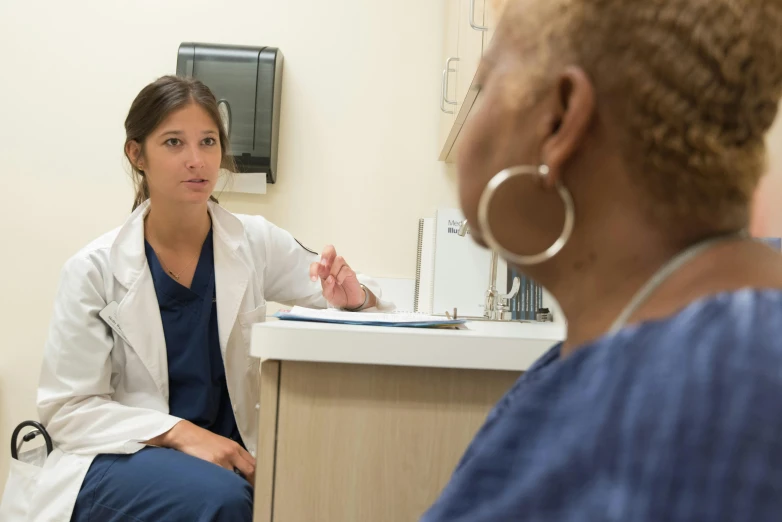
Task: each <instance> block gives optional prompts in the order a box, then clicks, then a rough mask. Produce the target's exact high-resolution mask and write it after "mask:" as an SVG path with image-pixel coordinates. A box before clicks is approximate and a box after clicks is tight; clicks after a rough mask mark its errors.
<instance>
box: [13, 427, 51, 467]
mask: <svg viewBox="0 0 782 522" xmlns="http://www.w3.org/2000/svg"><path fill="white" fill-rule="evenodd" d="M24 428H35V429H34V430H33V431H31V432H30V433H27V434H25V435H24V437H22V442H20V443H18V444H17V440H18V439H19V434H20V433H21V432H22V430H23V429H24ZM38 435H43V440H44V441H45V442H46V454H47V455H49V454H50V453H51V452H52V450H53V449H54V445H53V444H52V438H51V437H50V436H49V432H47V431H46V428H44V427H43V425H42V424H41V423H40V422H36V421H24V422H22V423H21V424H19V426H17V427H16V429H15V430H14V433H13V435H11V458H12V459H14V460H19V450H21V449H22V446H23V445H24V443H25V442H30V441H31V440H33V439H34V438H35V437H37V436H38Z"/></svg>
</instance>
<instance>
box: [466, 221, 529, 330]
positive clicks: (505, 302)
mask: <svg viewBox="0 0 782 522" xmlns="http://www.w3.org/2000/svg"><path fill="white" fill-rule="evenodd" d="M469 232H470V225H469V224H468V223H467V220H466V219H465V220H464V221H462V224H461V225H459V232H458V234H459V236H461V237H464V236H466V235H467V234H468V233H469ZM498 261H499V256H498V255H497V252H494V251H492V253H491V263H489V287H488V288H487V289H486V297H485V301H484V307H483V317H485V318H486V319H489V320H490V321H510V320H511V317H512V314H511V311H510V300H511V299H513V298H514V297H516V294H518V293H519V288H520V287H521V280H520V279H519V278H518V277H514V278H513V286H511V289H510V292H508V293H507V294H501V293H499V291H498V290H497V262H498Z"/></svg>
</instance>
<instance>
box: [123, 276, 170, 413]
mask: <svg viewBox="0 0 782 522" xmlns="http://www.w3.org/2000/svg"><path fill="white" fill-rule="evenodd" d="M118 316H119V324H120V326H121V327H122V330H123V332H124V333H125V336H126V337H127V338H128V341H130V346H131V347H132V348H133V350H134V351H135V352H136V354H137V355H138V356H139V359H141V361H142V362H143V363H144V366H146V367H147V370H148V371H149V373H150V374H151V375H152V379H153V380H154V381H155V384H156V385H157V387H158V389H159V390H160V393H161V394H162V395H163V397H164V398H165V399H166V401H168V352H167V351H166V338H165V335H164V334H163V321H162V319H161V318H160V305H159V304H158V300H157V293H156V292H155V285H154V282H153V281H152V275H151V274H150V273H149V269H147V270H145V271H144V272H142V274H141V276H140V277H139V280H138V282H137V283H136V284H135V285H134V286H133V287H132V288H131V289H130V291H128V293H127V295H126V296H125V298H124V299H123V300H122V302H120V304H119V310H118Z"/></svg>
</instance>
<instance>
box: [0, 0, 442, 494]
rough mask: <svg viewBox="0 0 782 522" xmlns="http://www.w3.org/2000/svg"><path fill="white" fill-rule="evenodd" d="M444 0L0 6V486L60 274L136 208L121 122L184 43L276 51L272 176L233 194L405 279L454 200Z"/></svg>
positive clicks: (231, 204) (27, 414) (307, 239)
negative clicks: (254, 192)
mask: <svg viewBox="0 0 782 522" xmlns="http://www.w3.org/2000/svg"><path fill="white" fill-rule="evenodd" d="M443 13H444V2H443V1H442V0H439V1H438V0H425V1H421V0H385V1H380V0H368V1H367V0H331V1H328V2H326V1H322V0H274V1H272V0H253V1H250V0H222V1H220V2H216V1H214V0H213V1H209V2H206V1H202V0H187V1H184V0H166V1H160V0H122V1H119V0H118V1H106V0H100V1H98V0H72V1H70V2H62V1H55V0H47V1H43V2H13V1H2V2H0V49H3V61H2V65H1V67H2V72H0V78H2V79H1V80H0V111H1V112H0V179H2V183H3V185H2V186H3V190H4V193H5V196H4V198H3V205H2V206H0V238H2V241H3V244H4V246H3V247H2V255H0V327H1V330H0V488H1V487H2V486H3V485H4V482H5V476H6V472H7V463H8V461H7V459H8V449H7V448H8V439H9V435H10V431H11V429H12V427H13V426H15V425H16V423H18V422H19V421H21V420H23V419H27V418H35V417H36V412H35V405H34V401H35V388H36V385H37V381H38V371H39V367H40V362H41V354H42V347H43V344H44V340H45V337H46V328H47V324H48V320H49V317H50V312H51V304H52V299H53V296H54V292H55V285H56V282H57V278H58V275H59V269H60V267H61V265H62V264H63V262H64V261H65V260H66V259H67V258H68V257H69V256H70V255H71V254H73V253H74V252H75V251H76V250H77V249H78V248H79V247H81V246H82V245H84V244H85V243H87V242H88V241H89V240H90V239H92V238H94V237H95V236H97V235H99V234H100V233H102V232H104V231H106V230H108V229H111V228H113V227H115V226H117V225H119V224H120V223H121V222H122V221H123V219H124V218H125V217H126V216H127V214H128V212H129V210H130V205H131V201H132V193H131V189H130V184H129V181H128V179H127V176H126V174H125V172H126V171H125V168H124V165H123V161H122V145H123V137H124V134H123V128H122V124H123V121H124V118H125V115H126V112H127V109H128V107H129V105H130V102H131V101H132V99H133V97H134V96H135V94H136V93H137V92H138V91H139V90H140V89H141V88H142V87H143V86H144V85H145V84H147V83H148V82H150V81H152V80H154V79H155V78H156V77H158V76H160V75H163V74H168V73H173V72H174V71H175V67H176V54H177V47H178V45H179V43H180V42H183V41H196V42H210V43H232V44H247V45H273V46H277V47H279V48H280V49H281V50H282V51H283V53H284V55H285V59H286V61H285V72H284V85H283V101H282V126H281V138H280V140H281V141H280V159H279V169H280V175H279V181H278V184H277V185H275V186H270V187H269V191H268V192H269V193H268V194H267V195H266V196H253V197H250V196H227V197H223V199H222V202H223V203H224V204H225V205H226V206H227V207H228V208H229V209H231V210H233V211H238V212H245V213H257V214H263V215H265V216H266V217H268V218H269V219H271V220H272V221H274V222H276V223H277V224H278V225H280V226H282V227H283V228H286V229H288V230H290V231H291V232H293V233H294V235H296V236H297V237H298V238H299V239H300V240H301V241H302V242H303V243H304V244H307V245H310V246H311V247H312V248H320V247H321V246H322V245H324V244H326V243H328V242H331V243H334V244H335V245H336V246H337V248H338V251H340V253H342V254H344V255H345V256H346V257H347V259H348V260H349V261H350V262H351V264H353V265H354V266H356V267H359V268H360V269H361V270H362V271H365V272H367V273H371V274H373V275H377V276H384V277H413V276H414V271H415V242H416V232H417V219H418V218H419V217H421V216H422V215H425V214H426V215H431V214H432V211H433V209H434V208H435V207H437V206H453V205H455V204H456V200H455V194H454V183H453V173H452V172H451V171H450V170H448V171H446V170H445V168H444V166H443V165H442V164H439V163H438V162H437V161H436V157H437V153H438V150H437V129H438V127H437V125H438V110H439V109H438V94H439V88H440V84H439V82H440V71H441V69H442V63H441V62H442V60H441V55H442V40H443V34H442V30H443V23H442V18H443Z"/></svg>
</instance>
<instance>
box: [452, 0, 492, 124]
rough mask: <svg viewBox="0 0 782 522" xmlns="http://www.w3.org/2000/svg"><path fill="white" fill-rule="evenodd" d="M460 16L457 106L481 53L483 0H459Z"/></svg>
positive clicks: (464, 94) (461, 100)
mask: <svg viewBox="0 0 782 522" xmlns="http://www.w3.org/2000/svg"><path fill="white" fill-rule="evenodd" d="M460 2H461V16H460V21H459V67H458V69H459V73H458V80H457V84H456V85H457V87H456V95H457V97H458V99H459V106H457V109H461V104H462V103H463V102H464V99H465V98H466V97H467V94H468V91H469V90H470V85H471V84H472V80H473V78H474V77H475V73H476V72H477V71H478V64H479V63H480V61H481V55H482V54H483V34H484V33H485V32H486V31H485V27H484V25H483V13H484V3H485V0H460ZM457 119H458V118H457Z"/></svg>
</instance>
